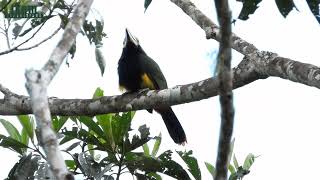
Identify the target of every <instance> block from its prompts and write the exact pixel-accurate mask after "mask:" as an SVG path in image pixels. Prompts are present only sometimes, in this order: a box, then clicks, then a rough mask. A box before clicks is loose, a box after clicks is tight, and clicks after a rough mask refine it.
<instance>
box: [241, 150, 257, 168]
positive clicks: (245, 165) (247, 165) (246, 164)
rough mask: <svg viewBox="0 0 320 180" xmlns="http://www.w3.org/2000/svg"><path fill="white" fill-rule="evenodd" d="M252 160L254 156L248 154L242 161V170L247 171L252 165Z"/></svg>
mask: <svg viewBox="0 0 320 180" xmlns="http://www.w3.org/2000/svg"><path fill="white" fill-rule="evenodd" d="M254 159H255V156H254V155H253V154H252V153H250V154H248V155H247V157H246V159H245V160H244V163H243V169H244V170H249V169H250V167H251V166H252V164H253V163H254Z"/></svg>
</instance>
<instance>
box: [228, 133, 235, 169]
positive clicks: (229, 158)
mask: <svg viewBox="0 0 320 180" xmlns="http://www.w3.org/2000/svg"><path fill="white" fill-rule="evenodd" d="M234 142H235V138H233V139H232V141H231V143H230V151H229V155H228V165H229V164H230V161H231V158H232V154H233V148H234Z"/></svg>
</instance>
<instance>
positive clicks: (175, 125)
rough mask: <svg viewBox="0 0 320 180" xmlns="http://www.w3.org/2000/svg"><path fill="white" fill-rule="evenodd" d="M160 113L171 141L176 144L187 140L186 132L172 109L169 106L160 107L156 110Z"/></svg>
mask: <svg viewBox="0 0 320 180" xmlns="http://www.w3.org/2000/svg"><path fill="white" fill-rule="evenodd" d="M156 111H157V112H158V113H160V114H161V116H162V119H163V121H164V123H165V124H166V126H167V129H168V132H169V134H170V136H171V138H172V139H173V141H174V142H175V143H177V144H182V145H183V144H184V143H186V142H187V138H186V134H185V133H184V130H183V128H182V126H181V124H180V122H179V120H178V118H177V116H176V115H175V114H174V112H173V111H172V109H171V107H169V108H162V109H157V110H156Z"/></svg>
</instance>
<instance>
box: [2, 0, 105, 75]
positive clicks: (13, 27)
mask: <svg viewBox="0 0 320 180" xmlns="http://www.w3.org/2000/svg"><path fill="white" fill-rule="evenodd" d="M30 3H31V2H30V1H16V0H10V1H7V0H2V1H0V13H3V14H4V15H6V14H8V13H10V12H11V11H12V7H22V6H28V5H29V6H30V5H34V4H30ZM36 6H37V7H38V9H40V10H39V11H37V13H39V14H41V15H42V16H41V17H37V18H34V17H32V18H31V17H23V16H21V17H19V18H10V17H7V18H4V21H3V22H1V23H3V24H0V26H1V28H0V33H1V34H2V35H4V37H5V38H6V40H7V46H8V49H7V50H4V51H2V52H1V51H0V55H3V54H7V53H10V52H13V51H21V50H28V49H32V48H35V47H38V46H39V45H40V44H42V43H43V42H45V41H47V40H48V39H50V38H52V36H54V35H55V34H57V32H58V31H55V32H54V33H53V34H52V35H49V36H48V37H47V38H45V39H44V40H42V41H40V42H39V43H36V44H33V45H28V44H30V42H29V41H31V40H32V39H33V38H34V37H35V36H36V35H37V34H38V32H39V31H40V30H41V29H42V27H43V26H44V25H45V24H49V22H52V21H60V27H57V30H60V29H64V28H65V27H66V25H67V23H68V22H69V19H70V17H71V15H72V13H73V12H74V7H75V4H74V2H72V3H68V1H65V0H57V1H55V2H53V1H48V0H40V1H38V2H37V4H36ZM103 30H104V21H103V18H102V17H101V16H99V17H94V20H88V19H87V20H86V21H85V22H84V24H83V26H82V29H81V34H82V35H83V36H85V37H87V39H88V41H89V43H90V44H92V43H94V45H95V49H94V51H95V54H96V61H97V64H98V66H99V68H100V71H101V74H102V75H103V73H104V69H105V60H104V58H103V54H102V52H101V51H100V50H99V49H98V48H100V47H101V46H102V45H103V43H102V40H103V38H105V37H106V33H104V31H103ZM11 34H12V35H11ZM22 45H23V47H22ZM76 50H77V45H76V42H75V43H74V44H73V45H72V47H71V48H70V50H69V55H70V57H71V59H73V58H74V56H75V53H76ZM67 65H69V62H68V61H67Z"/></svg>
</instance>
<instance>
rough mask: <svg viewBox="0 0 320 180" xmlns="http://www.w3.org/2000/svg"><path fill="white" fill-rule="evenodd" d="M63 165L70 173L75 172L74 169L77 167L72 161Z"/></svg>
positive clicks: (67, 161)
mask: <svg viewBox="0 0 320 180" xmlns="http://www.w3.org/2000/svg"><path fill="white" fill-rule="evenodd" d="M65 163H66V165H67V167H68V169H69V171H70V170H75V169H76V167H77V166H76V163H75V162H74V160H65Z"/></svg>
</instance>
